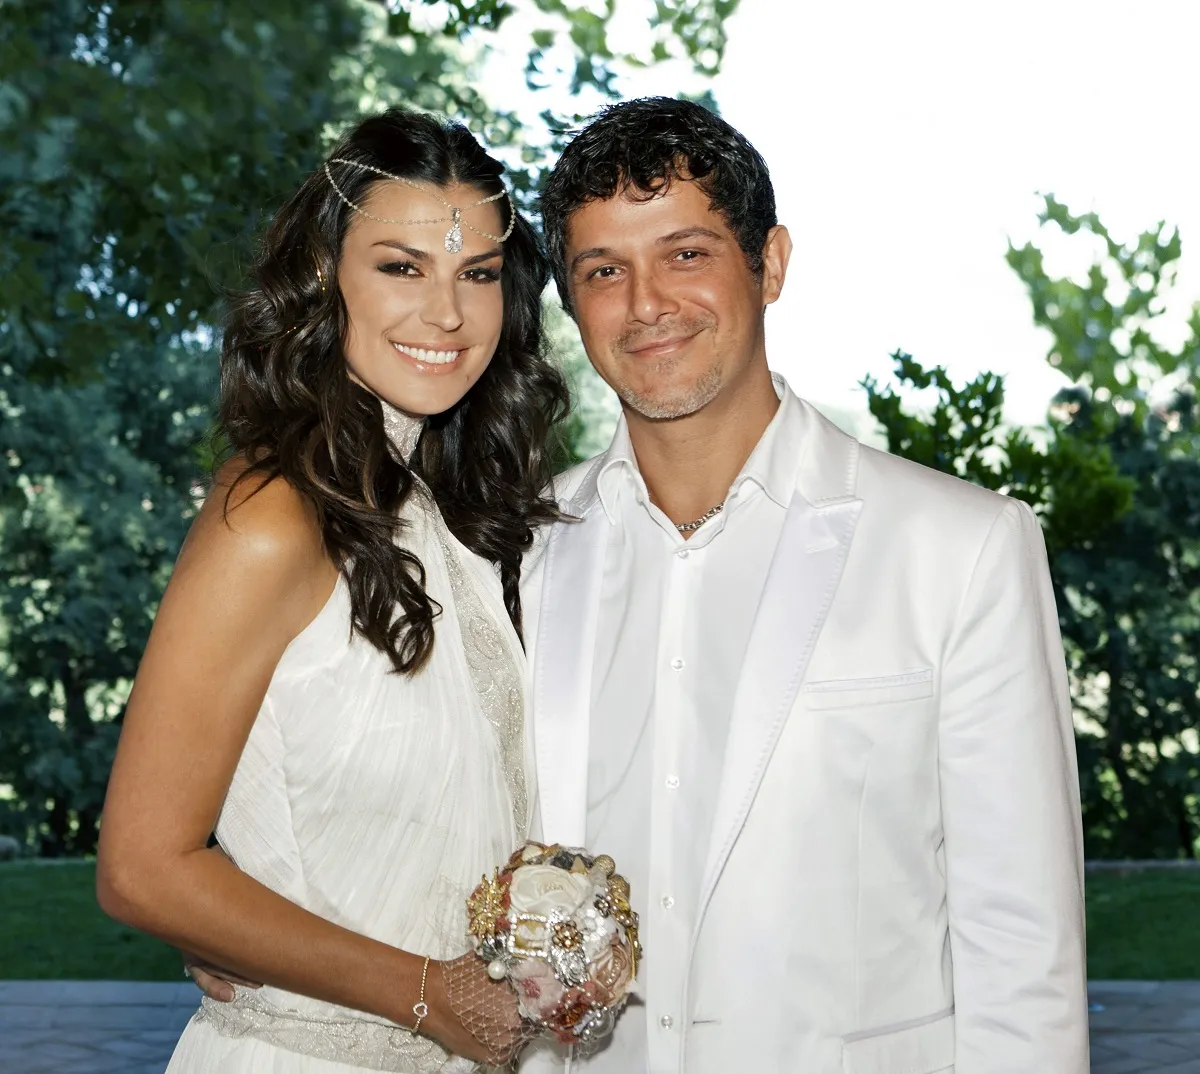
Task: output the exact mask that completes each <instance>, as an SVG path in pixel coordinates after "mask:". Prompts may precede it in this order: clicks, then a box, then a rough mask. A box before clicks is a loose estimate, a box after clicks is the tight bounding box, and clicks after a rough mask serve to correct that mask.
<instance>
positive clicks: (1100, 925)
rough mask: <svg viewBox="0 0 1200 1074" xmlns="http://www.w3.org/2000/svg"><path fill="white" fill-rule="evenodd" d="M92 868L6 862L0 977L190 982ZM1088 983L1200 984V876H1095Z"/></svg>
mask: <svg viewBox="0 0 1200 1074" xmlns="http://www.w3.org/2000/svg"><path fill="white" fill-rule="evenodd" d="M95 882H96V866H95V863H94V862H90V861H66V862H18V863H13V864H0V979H5V978H13V979H18V980H21V979H26V980H29V979H39V978H40V979H47V980H53V979H56V978H57V979H64V980H89V979H104V980H114V981H118V980H124V981H177V980H182V976H181V973H182V971H181V968H180V961H179V955H178V954H176V952H175V951H173V950H172V949H171V948H169V947H167V946H166V945H165V944H162V943H159V942H158V941H157V940H153V939H151V938H150V937H149V936H143V935H141V934H140V933H137V932H134V931H133V930H132V929H127V928H125V926H123V925H118V924H117V923H116V922H115V921H110V920H109V919H108V918H107V917H105V916H104V914H102V913H101V912H100V908H99V907H98V906H97V905H96V897H95V894H94V891H93V888H94V885H95ZM1087 916H1088V976H1089V977H1091V978H1092V979H1094V980H1099V979H1103V980H1171V979H1200V870H1184V869H1180V870H1178V871H1176V870H1169V871H1168V870H1164V871H1152V870H1150V871H1145V872H1130V873H1125V874H1119V873H1092V874H1090V875H1089V876H1088V915H1087Z"/></svg>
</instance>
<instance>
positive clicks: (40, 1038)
mask: <svg viewBox="0 0 1200 1074" xmlns="http://www.w3.org/2000/svg"><path fill="white" fill-rule="evenodd" d="M1089 992H1090V995H1091V1000H1092V1016H1091V1018H1092V1074H1200V981H1167V982H1163V983H1157V982H1154V981H1094V982H1092V984H1091V985H1090V986H1089ZM197 997H198V993H197V992H196V990H195V988H194V987H193V986H192V984H191V983H190V982H189V981H180V982H179V983H178V984H135V983H127V982H110V981H0V1074H162V1071H163V1068H164V1067H165V1066H166V1064H167V1059H168V1057H169V1056H170V1054H171V1048H172V1047H173V1045H174V1043H175V1039H176V1038H177V1037H178V1036H179V1033H180V1031H181V1030H182V1029H183V1027H184V1025H185V1024H186V1023H187V1020H188V1018H190V1017H191V1014H192V1011H194V1010H195V1009H196V1003H197ZM1029 1074H1053V1072H1051V1071H1036V1072H1034V1071H1030V1072H1029Z"/></svg>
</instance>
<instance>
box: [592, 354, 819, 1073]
mask: <svg viewBox="0 0 1200 1074" xmlns="http://www.w3.org/2000/svg"><path fill="white" fill-rule="evenodd" d="M775 387H776V391H777V392H778V393H779V394H780V396H781V403H780V406H779V409H778V411H777V412H776V414H775V416H774V418H773V419H772V421H771V424H770V425H769V426H768V428H767V430H766V432H765V433H764V434H763V437H762V439H761V440H760V441H759V443H758V445H757V447H756V448H755V450H754V451H753V453H752V454H751V456H750V458H749V459H748V460H747V462H746V465H745V467H744V468H743V469H742V471H741V473H740V474H739V475H738V477H737V479H736V480H735V481H734V483H733V485H732V486H731V487H730V490H729V496H728V499H727V500H726V502H725V509H724V510H723V511H722V512H721V513H720V514H718V515H716V516H715V517H714V518H712V519H710V520H709V521H708V522H706V523H705V524H704V525H703V526H702V527H700V529H698V530H697V531H696V532H695V533H694V534H693V535H692V536H691V538H690V539H688V540H685V539H684V538H683V536H682V535H681V534H680V533H679V532H678V531H677V530H676V528H675V526H674V525H673V524H672V522H671V520H670V519H669V518H667V516H666V515H665V514H663V512H662V511H660V510H659V509H658V508H657V507H656V506H655V505H654V504H652V503H651V502H650V498H649V496H648V495H647V492H646V484H645V482H644V481H643V480H642V476H641V474H640V473H639V472H638V467H637V460H636V459H635V457H634V453H633V447H632V444H631V443H630V440H629V433H628V430H627V429H626V426H625V423H624V420H622V421H621V423H620V424H619V425H618V428H617V431H616V435H615V439H614V442H613V447H612V449H611V451H610V454H609V460H608V462H607V463H606V464H605V467H604V470H603V471H602V472H601V474H600V476H599V482H598V490H599V494H600V499H601V502H602V505H603V508H604V511H605V514H606V516H607V518H608V521H609V524H610V525H611V526H612V531H611V533H610V536H609V540H608V548H607V552H606V558H605V564H604V576H603V583H602V591H601V601H600V612H599V620H598V624H597V633H596V653H595V667H594V672H593V679H592V719H591V732H590V739H591V741H590V754H589V769H588V802H587V806H588V808H587V844H588V847H589V848H590V849H591V850H593V851H594V852H596V853H605V854H610V855H611V856H612V857H613V858H614V859H615V860H616V862H617V866H618V868H619V869H620V870H621V871H622V873H623V874H624V875H625V876H626V877H627V878H628V880H629V882H630V885H631V888H632V895H633V902H634V906H635V909H636V910H637V911H638V912H639V913H640V915H641V936H642V939H643V942H644V945H645V949H646V952H647V954H646V960H645V962H644V963H643V966H642V969H641V971H640V973H639V987H638V991H639V994H640V998H641V1001H642V1003H644V1006H642V1005H639V1004H638V1003H637V1002H636V1001H635V1002H634V1003H631V1005H630V1007H629V1008H628V1009H627V1010H626V1012H625V1013H624V1015H623V1016H622V1019H621V1024H620V1026H619V1028H618V1030H617V1032H616V1033H615V1034H614V1036H613V1037H612V1039H611V1040H610V1042H609V1043H608V1044H607V1045H606V1046H605V1047H604V1048H603V1049H602V1050H601V1051H600V1052H599V1053H598V1054H597V1055H595V1056H593V1057H591V1059H590V1060H589V1061H587V1063H586V1065H585V1068H586V1069H587V1070H588V1071H590V1072H593V1074H618V1072H620V1074H630V1072H633V1071H647V1072H652V1074H666V1072H668V1071H671V1072H675V1071H677V1070H678V1067H679V1041H678V1037H677V1034H678V1033H679V1031H680V1027H681V1026H682V1025H683V1023H684V1020H685V1019H684V1014H683V1010H682V1005H683V1002H684V998H683V987H684V985H683V979H684V973H685V966H686V959H687V952H688V945H689V940H690V939H691V934H692V930H693V928H694V927H695V924H696V903H697V900H698V898H699V894H700V886H701V882H702V876H703V869H704V861H705V854H706V851H707V849H708V835H709V832H710V831H711V827H712V814H713V808H714V804H715V798H716V792H717V786H718V783H719V781H720V778H721V768H722V757H723V755H724V751H725V745H726V737H727V734H728V729H729V720H730V713H731V710H732V706H733V696H734V690H735V689H736V687H737V682H738V677H739V674H740V671H741V666H742V658H743V656H744V654H745V650H746V645H747V642H748V640H749V636H750V628H751V624H752V622H753V619H754V614H755V611H756V610H757V607H758V602H759V598H760V596H761V594H762V589H763V585H764V582H765V580H766V575H767V570H768V568H769V566H770V563H771V557H772V555H773V553H774V551H775V546H776V544H777V542H778V540H779V535H780V531H781V529H782V526H783V521H784V518H785V515H786V511H787V505H788V503H789V501H790V498H791V495H792V490H793V489H794V487H795V480H796V469H797V464H798V461H799V447H798V445H799V441H800V423H801V421H802V416H801V413H800V407H799V405H798V403H797V400H796V398H795V396H793V395H792V393H791V392H787V391H785V390H784V388H785V385H784V383H783V381H782V379H781V378H776V384H775Z"/></svg>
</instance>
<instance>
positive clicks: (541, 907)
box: [508, 865, 593, 917]
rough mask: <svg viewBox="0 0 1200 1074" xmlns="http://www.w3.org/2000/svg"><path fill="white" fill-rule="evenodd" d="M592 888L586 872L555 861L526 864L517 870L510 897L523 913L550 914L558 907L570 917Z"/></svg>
mask: <svg viewBox="0 0 1200 1074" xmlns="http://www.w3.org/2000/svg"><path fill="white" fill-rule="evenodd" d="M592 891H593V888H592V882H591V881H590V880H589V879H588V878H587V876H586V874H580V873H568V872H567V871H566V870H565V869H558V868H555V867H554V866H553V865H522V866H521V867H520V868H519V869H517V870H516V872H514V873H513V877H512V883H511V884H509V887H508V897H509V900H510V904H511V906H512V908H513V910H515V911H516V912H517V913H518V914H521V915H526V914H535V915H538V916H540V917H549V916H550V915H551V914H553V913H554V912H555V911H558V912H559V913H560V914H562V915H563V916H564V917H570V916H571V915H572V914H574V913H575V911H576V910H578V909H579V908H580V907H581V906H582V905H583V904H584V903H585V902H586V901H587V900H588V897H589V896H590V895H591V894H592Z"/></svg>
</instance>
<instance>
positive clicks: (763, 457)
mask: <svg viewBox="0 0 1200 1074" xmlns="http://www.w3.org/2000/svg"><path fill="white" fill-rule="evenodd" d="M771 382H772V383H773V384H774V386H775V394H776V395H778V396H779V409H778V410H776V411H775V416H774V417H773V418H772V419H771V424H770V425H768V426H767V428H766V431H765V432H764V433H763V434H762V437H761V439H760V440H759V441H758V443H757V444H756V445H755V446H754V450H753V451H752V452H750V458H748V459H747V460H746V465H745V466H743V467H742V472H741V473H740V474H738V476H737V478H736V479H735V480H734V482H733V485H732V486H731V487H730V490H729V491H730V493H733V492H736V491H737V490H738V489H740V488H741V486H742V485H744V484H745V483H746V482H747V481H753V482H754V483H755V484H756V485H757V486H758V487H759V488H761V489H762V490H763V492H765V493H766V494H767V495H768V496H769V497H770V498H771V499H772V500H774V501H775V503H777V504H779V506H780V507H783V508H786V507H787V506H788V505H789V504H790V503H791V502H792V494H793V493H794V492H795V491H796V473H797V470H798V469H799V465H800V450H801V440H802V434H803V425H804V419H803V416H802V415H801V413H800V400H799V399H797V398H796V396H795V394H794V393H793V392H792V390H791V388H789V387H788V383H787V381H786V380H784V379H783V377H781V376H780V375H779V374H778V373H772V374H771Z"/></svg>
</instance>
